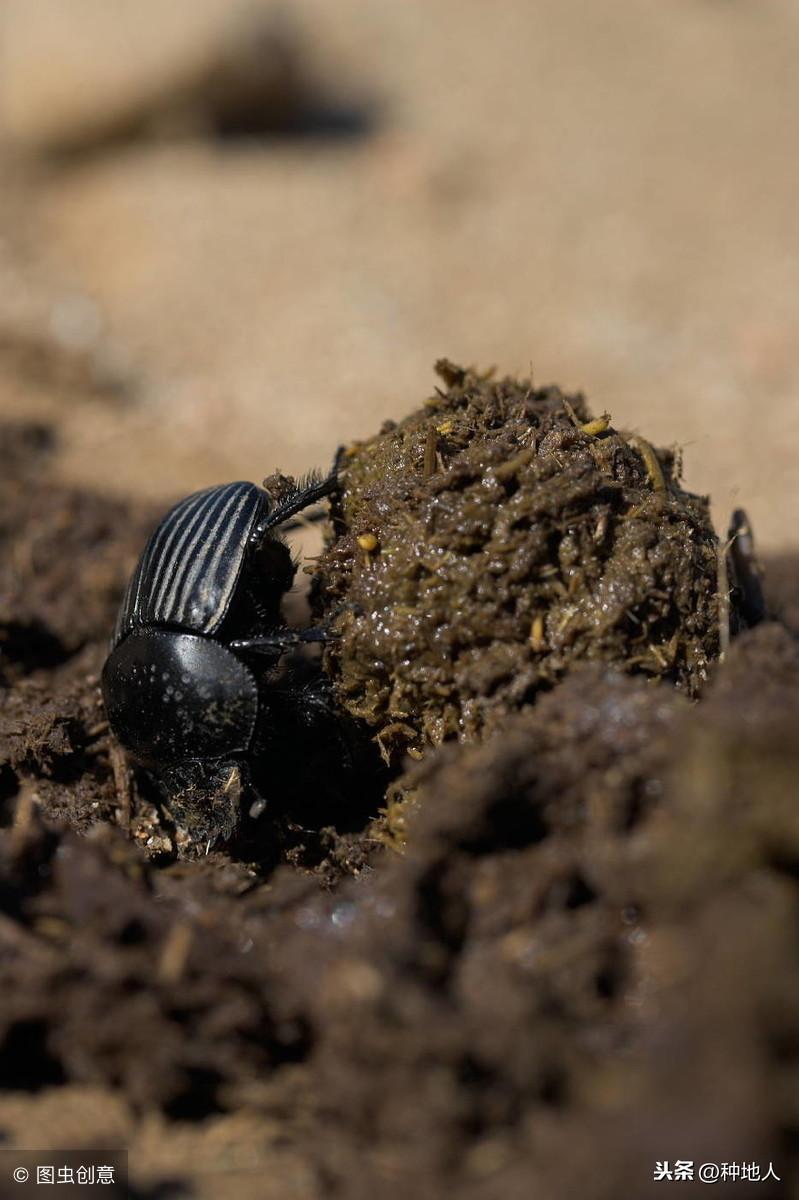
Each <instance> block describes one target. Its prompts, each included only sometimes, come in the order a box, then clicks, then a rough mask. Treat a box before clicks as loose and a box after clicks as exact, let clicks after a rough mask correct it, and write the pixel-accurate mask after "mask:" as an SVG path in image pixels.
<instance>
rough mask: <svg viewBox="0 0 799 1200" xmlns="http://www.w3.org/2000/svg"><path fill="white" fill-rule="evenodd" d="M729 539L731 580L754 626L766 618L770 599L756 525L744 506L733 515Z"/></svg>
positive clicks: (746, 620)
mask: <svg viewBox="0 0 799 1200" xmlns="http://www.w3.org/2000/svg"><path fill="white" fill-rule="evenodd" d="M728 538H729V551H728V561H729V564H730V568H731V569H730V576H731V582H732V583H733V585H734V586H735V588H736V589H737V592H738V606H739V608H740V611H741V614H742V615H743V618H744V620H745V622H746V624H747V626H749V627H750V628H751V626H753V625H758V624H759V623H760V622H761V621H763V620H765V617H766V601H765V597H764V595H763V583H762V574H763V571H762V567H761V566H760V562H759V560H758V557H757V553H756V551H755V539H754V535H753V533H752V525H751V523H750V521H749V517H748V516H747V515H746V513H745V512H744V510H743V509H742V508H736V510H735V511H734V513H733V514H732V517H731V518H730V528H729V532H728Z"/></svg>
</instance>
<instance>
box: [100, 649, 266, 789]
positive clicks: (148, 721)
mask: <svg viewBox="0 0 799 1200" xmlns="http://www.w3.org/2000/svg"><path fill="white" fill-rule="evenodd" d="M102 687H103V699H104V700H105V706H106V712H107V713H108V720H109V723H110V725H111V728H112V729H113V731H114V733H115V734H116V736H117V737H118V738H119V740H120V742H121V743H122V745H123V746H125V748H126V749H127V750H128V751H129V752H130V754H131V755H132V756H133V757H134V758H135V759H136V760H137V761H138V762H140V763H142V764H143V765H144V766H149V767H155V768H159V767H161V768H163V767H165V766H168V765H171V764H174V763H179V762H182V761H185V760H187V759H190V758H197V757H198V748H199V747H201V748H202V749H201V755H202V758H204V759H206V758H208V759H213V758H225V757H228V756H230V755H236V754H244V753H246V752H247V750H248V749H249V745H250V741H251V739H252V735H253V731H254V729H255V723H256V719H257V717H258V690H257V687H256V684H255V680H254V678H253V676H252V673H251V672H250V670H249V669H248V668H247V666H245V664H244V663H243V662H241V660H240V659H238V658H237V657H236V655H235V654H234V653H233V652H232V651H231V650H228V649H227V647H226V646H223V645H222V644H221V643H220V642H216V641H214V640H213V639H212V638H209V637H201V636H197V635H196V634H190V633H179V632H177V631H175V630H160V629H147V630H142V631H138V632H135V633H131V634H130V635H129V636H128V637H126V638H125V640H124V641H123V642H121V643H120V645H118V646H117V647H116V649H114V650H113V651H112V652H111V654H110V655H109V658H108V660H107V662H106V664H105V667H104V668H103V675H102Z"/></svg>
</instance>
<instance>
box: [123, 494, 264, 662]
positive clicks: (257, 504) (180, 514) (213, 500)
mask: <svg viewBox="0 0 799 1200" xmlns="http://www.w3.org/2000/svg"><path fill="white" fill-rule="evenodd" d="M267 504H268V498H267V495H266V493H265V492H264V491H262V489H261V488H259V487H256V485H255V484H254V483H248V482H238V483H225V484H220V485H219V486H217V487H211V488H206V489H205V490H204V491H201V492H195V493H194V494H193V495H191V496H187V497H186V499H185V500H181V501H180V502H179V503H178V504H176V505H175V506H174V508H171V509H170V510H169V512H168V513H167V514H166V516H164V517H163V519H162V520H161V522H160V523H159V525H158V526H157V527H156V529H155V530H154V531H153V533H152V535H151V537H150V539H149V541H148V542H147V545H146V546H145V547H144V550H143V552H142V556H141V558H140V559H139V562H138V565H137V567H136V569H135V571H134V572H133V575H132V576H131V580H130V583H129V584H128V589H127V591H126V593H125V597H124V599H123V601H122V605H121V607H120V610H119V616H118V617H117V623H116V627H115V629H114V636H113V641H112V646H117V645H119V643H120V642H121V641H122V639H123V638H125V637H127V635H128V634H129V633H131V632H132V631H133V630H134V629H139V628H141V627H142V626H169V627H172V628H176V629H185V630H187V631H190V632H192V633H200V634H213V633H215V632H216V630H217V629H218V628H219V626H220V625H221V624H222V621H223V620H224V618H225V615H226V613H227V611H228V608H229V607H230V602H231V599H232V597H233V594H234V592H235V590H236V585H237V583H238V580H239V576H240V575H241V570H242V567H243V565H244V560H245V557H246V553H247V548H248V545H249V540H250V535H251V534H252V531H253V529H254V527H255V525H256V523H257V521H258V519H259V517H260V516H261V513H262V512H263V510H264V509H265V507H266V506H267Z"/></svg>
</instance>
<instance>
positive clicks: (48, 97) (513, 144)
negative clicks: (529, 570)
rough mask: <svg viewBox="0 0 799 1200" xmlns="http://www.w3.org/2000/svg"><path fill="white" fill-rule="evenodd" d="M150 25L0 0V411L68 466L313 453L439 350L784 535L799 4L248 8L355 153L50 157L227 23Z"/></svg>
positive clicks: (792, 467)
mask: <svg viewBox="0 0 799 1200" xmlns="http://www.w3.org/2000/svg"><path fill="white" fill-rule="evenodd" d="M164 7H165V6H163V5H156V4H154V3H145V4H141V3H137V4H133V3H119V4H117V5H115V6H114V10H113V19H112V18H111V15H110V13H108V12H106V11H104V10H105V9H106V8H107V6H105V5H103V4H102V3H98V2H97V0H71V3H70V5H69V6H68V15H67V9H66V7H65V6H63V5H60V4H59V3H57V0H56V2H55V3H52V2H50V0H39V2H38V3H37V4H36V5H28V4H25V3H24V0H8V2H7V3H6V5H5V6H4V13H3V16H2V45H3V78H2V83H0V119H1V120H2V125H3V128H4V131H5V136H4V142H3V146H4V151H3V158H2V172H3V189H2V199H1V200H0V411H2V412H3V413H4V414H9V413H10V414H25V415H31V414H46V415H49V416H53V415H55V416H56V418H57V420H58V422H59V424H60V426H61V427H62V430H63V437H64V443H65V451H64V454H63V455H62V457H61V459H60V464H59V467H58V471H59V472H61V473H62V475H63V476H64V477H65V478H66V479H68V480H71V481H78V480H79V481H82V482H86V483H89V484H92V485H97V486H98V487H100V488H102V489H105V490H111V491H114V492H119V493H123V494H147V495H149V496H154V497H157V498H161V497H167V496H172V495H173V494H175V493H179V492H181V491H184V490H186V489H190V488H193V487H196V486H200V485H205V484H207V483H208V482H211V481H216V480H219V479H225V478H230V477H245V478H254V479H260V478H261V477H262V476H263V475H264V474H266V473H267V472H268V471H270V470H271V469H273V468H274V467H275V466H279V467H281V468H282V469H283V470H287V471H297V470H301V469H304V468H306V467H309V466H312V465H324V464H326V463H327V462H328V461H329V459H330V457H331V454H332V451H333V449H334V448H335V446H336V444H337V443H339V442H340V441H342V440H345V439H350V438H354V437H358V436H367V435H368V434H370V433H371V432H372V431H374V429H375V428H376V427H377V426H378V425H379V423H380V422H381V421H382V419H383V418H384V417H385V416H388V415H393V416H395V417H396V416H401V415H403V414H404V413H405V412H407V411H409V410H410V409H411V408H412V407H414V406H415V405H416V404H417V403H418V402H419V401H420V400H421V399H422V398H423V397H424V396H425V395H426V394H428V393H429V392H430V391H431V389H432V386H433V382H434V381H433V376H432V370H431V368H432V363H433V361H434V360H435V359H436V358H437V357H439V356H440V355H442V354H446V355H448V356H449V357H451V358H453V359H455V360H460V361H464V362H468V363H474V364H480V365H484V366H485V365H490V364H496V365H497V366H498V368H499V369H501V370H502V371H508V372H528V371H529V370H530V369H531V368H532V372H533V375H534V378H535V380H536V381H537V382H539V383H543V382H550V381H552V382H558V383H560V384H561V385H562V386H564V387H565V388H579V389H582V390H583V391H584V392H585V393H586V394H587V395H588V397H589V400H590V402H591V404H592V406H593V407H594V408H595V409H596V410H598V411H601V410H603V409H608V410H609V411H610V412H611V413H612V415H613V417H614V420H615V421H616V422H617V423H619V424H621V425H625V426H628V427H631V428H635V429H639V430H640V431H642V432H643V433H644V434H645V435H646V436H647V437H649V438H650V439H652V440H654V441H656V442H660V443H662V444H670V443H680V444H681V445H682V446H683V447H684V448H685V469H686V477H687V481H688V483H689V485H690V486H692V487H693V488H694V489H696V490H697V491H700V492H709V493H711V495H712V496H713V500H714V507H715V513H716V520H717V523H718V524H719V525H722V524H724V523H725V522H726V518H727V514H728V512H729V510H730V508H731V507H732V506H733V505H734V504H736V503H744V504H746V506H747V507H748V508H749V509H750V511H751V514H752V517H753V519H754V521H755V523H756V528H757V531H758V533H759V537H760V542H761V545H762V546H763V547H765V548H768V549H773V548H777V547H783V546H789V545H792V546H796V545H798V544H799V533H797V531H796V529H795V527H794V526H793V525H792V524H791V523H790V520H789V515H790V514H791V513H792V512H795V511H796V510H797V500H798V499H799V467H798V466H797V450H799V412H798V410H797V406H796V403H795V400H794V392H795V390H796V382H797V374H798V373H799V365H797V364H796V363H795V362H794V360H793V355H792V353H791V351H792V347H793V344H794V342H795V340H796V331H797V327H798V326H799V299H798V297H799V286H797V285H798V284H799V259H798V258H797V234H798V233H799V216H797V207H796V202H795V193H796V156H795V146H794V122H793V119H792V113H793V112H794V111H795V108H796V103H797V100H798V99H799V78H797V75H796V72H795V61H796V50H797V44H798V43H799V18H798V17H797V12H796V9H795V6H794V5H792V4H789V3H788V2H787V0H768V2H765V3H757V4H755V3H751V2H748V0H730V2H729V3H723V4H722V3H719V2H717V0H716V2H713V0H674V2H673V3H672V4H670V5H667V6H664V5H661V4H657V3H655V2H654V0H644V2H643V3H636V4H632V3H629V2H628V3H626V4H620V3H617V2H616V0H595V2H594V3H592V4H591V5H586V4H584V3H578V2H577V0H505V2H504V3H503V4H502V5H498V6H493V5H486V4H484V3H480V2H479V0H401V2H400V0H393V2H391V0H384V2H383V3H381V4H379V5H373V4H368V3H366V0H341V2H340V3H337V4H336V5H330V4H329V3H328V2H327V0H298V2H297V3H296V4H293V5H292V6H291V7H290V9H287V8H285V7H284V8H283V9H281V11H280V13H277V15H275V14H276V10H275V9H274V6H269V5H266V6H264V5H261V6H260V7H261V8H262V9H264V11H266V13H267V20H268V21H269V20H279V22H280V26H279V27H280V30H281V31H282V32H281V36H285V37H287V38H288V39H289V41H290V42H291V45H292V47H293V50H292V53H296V56H297V60H298V62H299V63H300V68H301V71H303V72H307V74H308V77H309V78H311V79H312V80H313V81H314V86H315V87H318V88H319V90H320V94H322V95H323V100H324V103H325V104H326V105H329V106H330V107H331V109H333V108H337V107H340V108H342V109H344V110H346V111H347V112H349V113H350V115H351V116H352V117H353V120H352V123H351V124H352V129H351V130H350V131H349V132H350V133H351V136H333V135H331V133H330V131H329V130H328V131H325V130H323V129H321V128H320V129H317V130H316V131H315V132H313V133H312V134H311V135H310V136H305V137H302V138H285V137H284V138H278V139H274V138H272V139H270V138H266V139H261V140H259V141H236V142H232V141H226V142H220V141H214V140H210V139H208V138H202V137H196V136H180V137H177V138H161V139H155V140H154V139H150V138H143V139H139V140H134V141H131V142H130V143H129V144H126V145H124V146H99V147H96V148H95V150H94V151H93V152H92V153H89V154H86V155H83V156H82V157H80V158H79V159H78V160H75V161H70V162H68V163H66V164H64V163H61V164H59V165H53V164H52V163H49V162H45V161H44V160H43V157H42V154H41V149H42V146H43V145H45V144H46V143H50V144H54V143H55V144H57V143H58V141H59V139H62V140H63V139H64V138H68V137H70V136H72V135H74V133H75V130H78V131H79V132H80V131H81V130H84V131H85V130H86V129H87V128H88V129H91V127H92V122H95V123H96V122H97V120H98V114H106V113H108V112H109V111H113V110H114V107H115V106H117V107H119V106H121V107H122V108H124V106H125V105H126V104H127V105H131V104H132V105H133V106H134V107H135V105H136V103H137V102H138V98H139V97H140V96H141V95H145V94H147V93H148V89H149V92H150V93H153V92H158V91H159V89H164V90H166V91H167V92H168V90H169V87H170V85H171V84H170V81H172V80H173V79H174V78H175V77H176V76H177V75H179V74H180V72H181V71H182V70H185V67H186V62H187V61H190V60H192V59H199V58H200V57H201V56H202V53H206V52H207V50H208V47H209V46H213V45H214V43H215V40H216V39H218V38H219V36H220V30H223V29H224V28H226V27H228V26H229V25H230V23H231V22H232V21H233V20H234V19H238V14H239V9H241V8H242V6H241V5H230V4H222V3H220V2H218V0H202V2H199V3H195V4H191V5H188V4H186V3H173V4H171V5H169V6H166V13H165V12H164ZM249 7H250V8H252V5H250V6H249ZM87 362H88V367H87V366H86V364H87ZM98 364H99V365H98ZM82 372H85V378H84V374H82ZM98 379H99V384H98ZM120 379H121V380H122V381H123V386H122V389H121V392H120V391H119V390H114V388H113V387H111V388H110V390H109V388H108V387H107V386H106V384H107V383H108V381H109V380H111V382H112V383H113V384H116V383H117V382H118V381H119V380H120Z"/></svg>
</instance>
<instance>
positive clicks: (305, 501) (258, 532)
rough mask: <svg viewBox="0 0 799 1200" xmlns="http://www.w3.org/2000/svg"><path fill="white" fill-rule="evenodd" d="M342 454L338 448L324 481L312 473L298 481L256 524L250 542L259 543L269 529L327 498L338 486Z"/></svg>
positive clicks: (341, 450) (340, 448)
mask: <svg viewBox="0 0 799 1200" xmlns="http://www.w3.org/2000/svg"><path fill="white" fill-rule="evenodd" d="M342 454H343V447H339V449H338V450H337V452H336V457H335V459H334V462H333V467H332V469H331V471H330V474H329V475H327V476H326V477H325V478H324V479H320V478H319V476H318V475H316V474H313V473H312V474H310V475H308V476H307V477H306V478H305V479H302V480H300V482H299V484H297V486H296V487H294V488H292V489H291V491H290V492H289V493H288V495H286V496H284V498H283V499H282V500H280V501H279V502H278V503H277V504H276V505H275V507H274V508H273V509H272V511H271V512H269V513H267V515H266V516H265V517H263V518H262V519H261V520H260V521H259V522H258V524H257V525H256V526H255V528H254V529H253V531H252V534H251V535H250V538H251V541H253V542H259V541H260V540H261V538H262V537H263V536H264V534H265V533H267V532H268V531H269V530H270V529H276V528H277V526H278V525H282V524H284V522H285V521H287V520H288V519H289V517H294V516H296V514H297V513H299V512H302V511H303V509H305V508H310V506H311V505H312V504H316V503H317V501H319V500H324V498H325V496H329V495H330V494H331V493H332V492H334V491H335V490H336V487H337V486H338V473H339V466H340V463H341V458H342Z"/></svg>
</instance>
